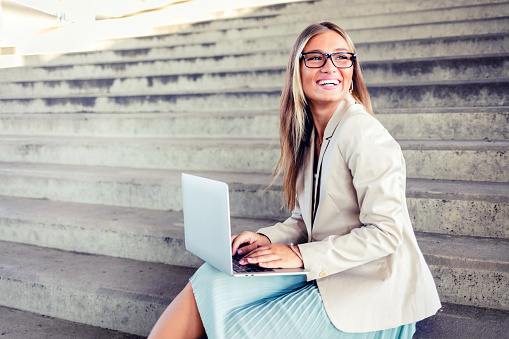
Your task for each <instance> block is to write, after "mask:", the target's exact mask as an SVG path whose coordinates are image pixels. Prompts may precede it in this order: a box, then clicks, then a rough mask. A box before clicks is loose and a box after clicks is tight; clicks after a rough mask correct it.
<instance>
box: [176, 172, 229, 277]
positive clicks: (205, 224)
mask: <svg viewBox="0 0 509 339" xmlns="http://www.w3.org/2000/svg"><path fill="white" fill-rule="evenodd" d="M182 197H183V210H184V233H185V245H186V249H187V250H188V251H190V252H192V253H194V254H195V255H197V256H198V257H199V258H201V259H203V260H205V261H206V262H208V263H209V264H211V265H212V266H214V267H215V268H217V269H218V270H221V271H223V272H224V273H226V274H229V275H232V273H233V271H232V254H231V243H230V239H231V231H230V230H231V228H230V202H229V197H228V185H227V184H226V183H224V182H220V181H215V180H211V179H206V178H201V177H197V176H194V175H189V174H185V173H182Z"/></svg>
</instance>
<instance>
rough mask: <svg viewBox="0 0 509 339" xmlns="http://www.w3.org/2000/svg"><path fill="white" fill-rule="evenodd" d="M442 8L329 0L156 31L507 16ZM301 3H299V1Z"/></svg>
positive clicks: (472, 6)
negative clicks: (306, 7) (307, 8)
mask: <svg viewBox="0 0 509 339" xmlns="http://www.w3.org/2000/svg"><path fill="white" fill-rule="evenodd" d="M440 5H442V6H444V7H445V8H438V7H439V6H437V4H436V3H435V4H426V3H419V2H415V1H414V2H411V1H410V2H409V1H406V2H402V1H400V2H398V1H392V2H386V3H382V2H377V3H364V4H362V3H356V6H348V7H345V6H342V7H341V10H338V3H337V2H332V3H329V5H327V4H326V3H324V2H323V1H322V2H321V3H319V5H315V6H318V7H320V8H319V9H318V10H317V9H314V10H310V11H302V10H300V11H299V10H298V11H294V12H291V11H290V12H281V11H280V10H278V11H276V12H273V13H265V14H264V13H263V11H262V10H255V11H253V12H250V13H247V14H246V15H244V16H243V17H241V18H228V19H224V20H220V21H219V20H214V21H212V20H211V21H205V22H197V23H194V24H193V25H192V26H191V27H187V26H162V27H159V28H156V30H155V31H156V32H157V33H160V34H161V35H162V36H164V35H167V34H171V33H181V34H184V33H185V32H197V31H200V32H203V31H205V30H208V31H213V30H225V29H232V27H233V28H238V27H242V28H251V27H264V26H268V25H281V24H295V23H297V22H312V21H323V20H324V14H323V13H328V16H330V18H328V19H327V20H330V21H333V22H341V23H342V27H343V28H345V29H346V30H351V29H356V28H368V27H383V26H391V25H393V24H394V22H397V23H398V24H400V25H405V24H406V25H410V24H422V23H430V22H450V21H459V20H470V19H483V18H486V19H487V18H495V17H503V16H507V14H508V12H507V2H498V3H497V2H493V3H491V4H490V6H489V7H488V6H485V5H484V4H479V3H478V2H475V1H465V2H451V1H444V2H443V3H442V4H440ZM300 6H302V5H300ZM157 37H158V36H147V37H140V38H139V39H156V38H157ZM128 40H129V39H117V40H114V42H115V45H116V46H121V45H122V44H123V43H125V42H127V41H128ZM104 46H105V47H107V46H111V41H105V42H104Z"/></svg>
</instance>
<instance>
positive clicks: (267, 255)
mask: <svg viewBox="0 0 509 339" xmlns="http://www.w3.org/2000/svg"><path fill="white" fill-rule="evenodd" d="M293 248H294V249H295V251H297V253H299V254H300V250H299V247H298V246H294V247H293ZM239 263H240V264H241V265H245V264H258V265H259V266H260V267H264V268H301V267H303V266H304V263H303V262H302V260H301V259H300V258H299V256H298V255H297V254H295V253H294V252H293V251H292V249H291V248H290V246H288V245H282V244H270V245H260V246H259V247H258V248H257V249H255V250H254V251H252V252H251V253H249V254H248V255H246V256H245V257H244V258H243V259H242V260H241V261H239Z"/></svg>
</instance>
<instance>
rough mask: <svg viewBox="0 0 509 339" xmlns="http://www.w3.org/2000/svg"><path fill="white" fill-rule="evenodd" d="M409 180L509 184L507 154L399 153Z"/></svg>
mask: <svg viewBox="0 0 509 339" xmlns="http://www.w3.org/2000/svg"><path fill="white" fill-rule="evenodd" d="M403 154H404V156H405V160H406V163H407V176H408V177H409V178H422V179H443V180H466V181H494V182H509V172H508V171H507V168H508V165H509V152H507V151H462V150H447V151H441V150H432V151H430V150H403Z"/></svg>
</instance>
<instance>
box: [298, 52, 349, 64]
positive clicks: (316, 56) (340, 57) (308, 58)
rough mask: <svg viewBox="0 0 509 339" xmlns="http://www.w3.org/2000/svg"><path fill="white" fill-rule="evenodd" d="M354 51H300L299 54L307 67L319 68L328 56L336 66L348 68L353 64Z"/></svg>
mask: <svg viewBox="0 0 509 339" xmlns="http://www.w3.org/2000/svg"><path fill="white" fill-rule="evenodd" d="M356 56H357V55H356V54H355V53H347V52H340V53H331V54H327V53H320V52H309V53H302V54H301V55H300V58H301V59H304V65H306V67H308V68H321V67H323V66H324V65H325V63H326V62H327V59H328V58H330V59H331V61H332V64H333V65H334V66H336V67H337V68H350V67H352V66H353V63H354V62H355V58H356Z"/></svg>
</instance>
